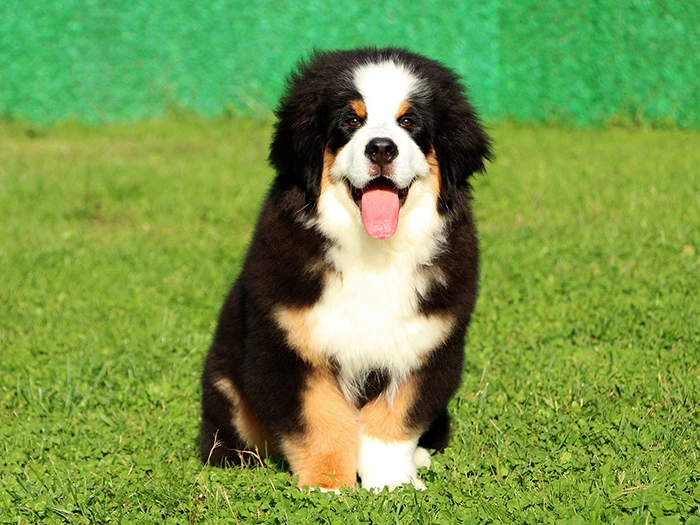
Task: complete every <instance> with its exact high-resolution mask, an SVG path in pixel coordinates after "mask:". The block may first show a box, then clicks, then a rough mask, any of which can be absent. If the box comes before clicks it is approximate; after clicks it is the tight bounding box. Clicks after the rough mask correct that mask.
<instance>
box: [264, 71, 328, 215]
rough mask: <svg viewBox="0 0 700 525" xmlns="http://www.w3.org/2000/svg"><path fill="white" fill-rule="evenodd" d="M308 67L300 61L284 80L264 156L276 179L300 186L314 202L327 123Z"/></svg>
mask: <svg viewBox="0 0 700 525" xmlns="http://www.w3.org/2000/svg"><path fill="white" fill-rule="evenodd" d="M308 68H309V65H308V64H304V63H301V64H300V65H299V67H298V69H297V71H296V72H295V73H293V74H292V76H291V77H290V79H289V81H288V83H287V89H286V91H285V94H284V95H283V97H282V99H281V101H280V104H279V106H278V108H277V111H276V112H275V114H276V115H277V123H276V124H275V130H274V135H273V138H272V143H271V145H270V155H269V157H268V159H269V161H270V164H272V166H273V167H274V168H275V169H276V170H277V174H278V175H277V177H278V182H280V183H281V184H282V185H283V186H289V185H294V186H297V187H299V188H301V189H302V190H304V192H305V194H306V200H307V202H315V201H316V199H317V198H318V196H319V194H320V191H321V172H322V170H323V153H324V148H325V142H326V128H327V123H326V122H325V121H324V118H326V117H324V107H323V106H324V101H323V97H322V96H321V91H320V89H318V87H317V86H315V85H314V82H313V78H309V75H308ZM302 79H303V81H302Z"/></svg>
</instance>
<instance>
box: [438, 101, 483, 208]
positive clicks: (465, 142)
mask: <svg viewBox="0 0 700 525" xmlns="http://www.w3.org/2000/svg"><path fill="white" fill-rule="evenodd" d="M460 95H462V96H460V97H459V98H460V99H461V100H459V101H455V103H453V104H451V106H448V107H446V108H445V109H444V111H442V112H441V113H442V114H441V115H440V116H439V117H438V118H437V121H436V122H437V126H436V130H435V134H434V139H433V147H434V148H435V155H436V156H437V160H438V164H439V165H440V175H441V187H442V190H441V195H440V197H441V201H442V205H443V206H446V207H447V208H448V209H449V207H450V205H451V201H452V199H453V195H455V192H461V191H465V189H466V188H467V187H468V180H469V177H471V175H473V174H474V173H476V172H483V171H484V169H485V166H484V163H485V162H486V161H487V160H492V158H493V154H492V151H491V141H490V140H489V138H488V136H487V135H486V132H485V131H484V128H483V127H482V125H481V123H480V122H479V118H478V117H477V116H476V112H475V111H474V108H472V107H471V105H469V103H468V102H467V101H466V99H465V98H464V96H463V94H462V93H460ZM445 211H447V210H445Z"/></svg>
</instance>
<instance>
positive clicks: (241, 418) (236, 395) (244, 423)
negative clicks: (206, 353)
mask: <svg viewBox="0 0 700 525" xmlns="http://www.w3.org/2000/svg"><path fill="white" fill-rule="evenodd" d="M214 386H215V387H216V389H217V390H218V391H219V392H221V393H222V394H223V395H224V397H226V399H227V400H228V401H229V402H230V403H231V405H232V409H231V413H232V416H231V424H232V425H233V427H234V428H235V429H236V432H238V435H239V436H240V438H241V439H242V440H243V441H245V442H246V444H247V445H248V446H249V447H250V448H251V449H253V450H254V449H257V450H258V451H259V453H265V452H267V453H269V454H272V453H274V450H273V449H272V445H271V443H270V440H269V439H268V436H267V431H266V430H265V427H264V426H263V424H262V423H261V422H260V419H258V416H257V414H256V413H255V412H253V409H252V408H250V405H249V404H248V403H247V401H246V400H245V399H244V398H243V396H241V394H240V392H239V391H238V389H237V388H236V387H235V386H234V384H233V382H232V381H231V380H230V379H229V378H227V377H220V378H218V379H216V380H215V381H214Z"/></svg>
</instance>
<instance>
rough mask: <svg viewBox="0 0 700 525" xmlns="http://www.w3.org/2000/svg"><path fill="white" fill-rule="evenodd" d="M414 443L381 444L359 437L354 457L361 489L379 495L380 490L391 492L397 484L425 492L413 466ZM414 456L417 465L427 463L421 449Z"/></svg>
mask: <svg viewBox="0 0 700 525" xmlns="http://www.w3.org/2000/svg"><path fill="white" fill-rule="evenodd" d="M416 443H417V440H410V441H392V442H384V441H381V440H379V439H376V438H370V437H367V436H363V437H362V439H361V444H360V452H359V454H358V468H357V470H358V473H359V475H360V478H361V479H362V488H364V489H368V490H371V491H373V492H380V491H381V490H382V489H383V488H384V487H387V488H388V489H389V490H394V489H395V488H396V487H399V486H401V485H409V484H410V485H413V487H415V488H416V489H419V490H425V489H426V486H425V484H424V483H423V482H422V481H421V480H420V479H419V478H418V467H417V465H416V453H417V450H416ZM420 450H422V451H423V452H421V453H418V459H419V460H420V462H421V466H426V456H427V464H430V456H429V454H428V452H427V450H425V449H420Z"/></svg>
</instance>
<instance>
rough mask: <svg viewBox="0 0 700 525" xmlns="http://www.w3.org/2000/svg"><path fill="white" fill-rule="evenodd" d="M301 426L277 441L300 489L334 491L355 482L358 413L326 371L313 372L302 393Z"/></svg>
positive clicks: (308, 377)
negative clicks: (296, 430) (295, 476)
mask: <svg viewBox="0 0 700 525" xmlns="http://www.w3.org/2000/svg"><path fill="white" fill-rule="evenodd" d="M301 404H302V407H301V421H300V423H301V426H300V430H299V431H298V432H296V433H294V434H290V435H286V436H283V437H282V439H281V440H280V445H281V449H282V452H283V454H284V456H285V458H286V459H287V461H289V464H290V467H291V469H292V473H294V474H295V475H298V476H299V483H298V484H299V486H300V487H303V486H309V487H316V486H318V488H319V489H321V490H335V491H337V490H338V489H339V488H340V487H341V486H348V485H350V486H352V485H354V484H355V481H356V479H357V450H358V446H359V420H360V412H359V410H357V409H356V408H355V407H354V406H353V405H351V404H350V403H349V402H348V401H347V400H346V399H345V396H344V395H343V394H342V392H341V391H340V388H339V387H338V383H337V381H336V379H335V377H334V375H333V374H332V372H331V371H330V370H328V369H312V370H310V371H309V372H308V375H307V377H306V382H305V387H304V389H303V391H302V393H301Z"/></svg>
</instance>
